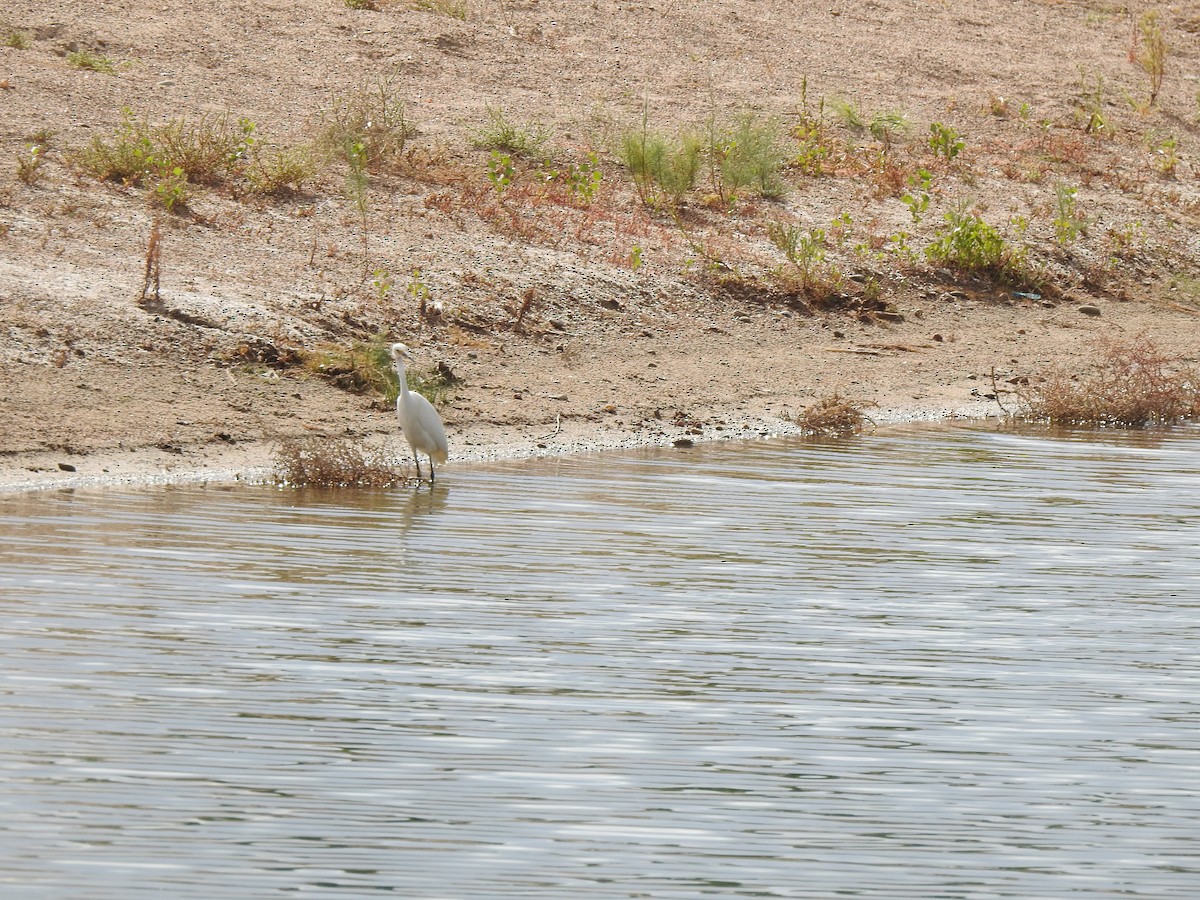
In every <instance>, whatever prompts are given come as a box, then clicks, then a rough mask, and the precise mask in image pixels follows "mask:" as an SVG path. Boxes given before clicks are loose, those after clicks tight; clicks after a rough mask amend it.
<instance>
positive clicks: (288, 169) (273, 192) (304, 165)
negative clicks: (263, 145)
mask: <svg viewBox="0 0 1200 900" xmlns="http://www.w3.org/2000/svg"><path fill="white" fill-rule="evenodd" d="M319 170H320V162H319V160H318V159H317V155H316V153H315V152H314V151H313V149H312V147H309V146H300V147H271V148H268V149H265V150H261V151H259V152H256V153H255V154H254V155H253V157H252V158H251V159H250V161H249V165H247V166H246V169H245V176H246V182H247V184H248V186H249V191H250V193H252V194H258V195H263V196H270V197H275V196H279V195H282V194H292V193H300V192H301V191H303V190H304V185H305V184H306V183H307V182H309V181H311V180H312V179H313V178H315V177H316V175H317V172H318V171H319Z"/></svg>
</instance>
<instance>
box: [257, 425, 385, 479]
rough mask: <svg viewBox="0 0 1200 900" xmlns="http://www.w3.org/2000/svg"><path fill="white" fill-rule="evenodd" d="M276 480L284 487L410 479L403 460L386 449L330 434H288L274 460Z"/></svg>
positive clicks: (281, 442) (280, 443) (280, 444)
mask: <svg viewBox="0 0 1200 900" xmlns="http://www.w3.org/2000/svg"><path fill="white" fill-rule="evenodd" d="M274 471H275V482H276V483H277V484H279V485H280V486H283V487H375V488H384V487H394V486H396V485H398V484H403V483H405V482H406V481H407V480H408V479H407V478H406V477H405V476H404V475H403V474H402V472H401V470H400V461H399V460H398V459H397V458H396V457H395V456H394V455H393V454H391V453H388V452H387V451H385V450H377V449H373V448H369V447H364V446H363V445H362V444H361V443H356V442H353V441H348V440H344V439H341V438H328V437H315V436H309V437H303V438H286V439H284V440H282V441H280V442H279V447H278V449H277V450H276V452H275V460H274Z"/></svg>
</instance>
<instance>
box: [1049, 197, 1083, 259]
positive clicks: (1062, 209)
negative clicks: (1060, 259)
mask: <svg viewBox="0 0 1200 900" xmlns="http://www.w3.org/2000/svg"><path fill="white" fill-rule="evenodd" d="M1078 194H1079V188H1076V187H1071V186H1070V185H1067V184H1061V183H1060V184H1056V185H1055V186H1054V205H1055V210H1056V214H1055V217H1054V239H1055V240H1056V241H1058V243H1059V246H1061V247H1066V246H1068V245H1069V244H1073V243H1075V241H1076V240H1078V239H1079V235H1080V234H1082V233H1084V232H1086V231H1087V221H1088V220H1087V216H1084V215H1082V214H1080V212H1079V210H1078V202H1077V200H1076V197H1077V196H1078Z"/></svg>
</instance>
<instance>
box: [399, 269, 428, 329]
mask: <svg viewBox="0 0 1200 900" xmlns="http://www.w3.org/2000/svg"><path fill="white" fill-rule="evenodd" d="M404 292H405V293H406V294H408V296H409V297H410V298H412V300H413V302H414V303H416V304H417V315H418V316H420V317H421V318H422V319H423V318H425V312H426V310H427V309H428V308H429V301H430V300H431V299H432V298H433V291H431V290H430V289H429V285H428V284H426V283H425V279H424V278H423V277H422V276H421V269H420V268H419V267H416V266H414V267H413V270H412V276H411V277H410V278H409V279H408V287H406V288H405V289H404Z"/></svg>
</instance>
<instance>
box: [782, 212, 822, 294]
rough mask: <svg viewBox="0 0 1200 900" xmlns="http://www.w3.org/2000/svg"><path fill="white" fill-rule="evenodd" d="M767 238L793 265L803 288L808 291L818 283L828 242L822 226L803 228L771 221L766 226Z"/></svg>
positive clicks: (820, 279) (819, 282)
mask: <svg viewBox="0 0 1200 900" xmlns="http://www.w3.org/2000/svg"><path fill="white" fill-rule="evenodd" d="M767 237H768V238H770V240H771V243H772V244H774V245H775V246H776V247H777V248H779V249H780V250H781V251H783V255H784V256H786V257H787V261H788V262H789V263H791V264H792V266H793V268H794V269H795V270H796V274H797V275H798V276H799V279H800V287H801V289H802V290H803V291H805V292H806V293H807V292H811V291H813V290H814V289H816V288H817V287H818V286H819V285H820V284H821V282H822V278H821V271H822V268H823V266H824V265H825V253H826V245H827V238H826V234H825V230H824V229H823V228H810V229H807V230H803V229H801V228H800V227H799V226H796V225H785V224H783V223H782V222H771V223H770V224H769V225H768V226H767Z"/></svg>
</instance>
